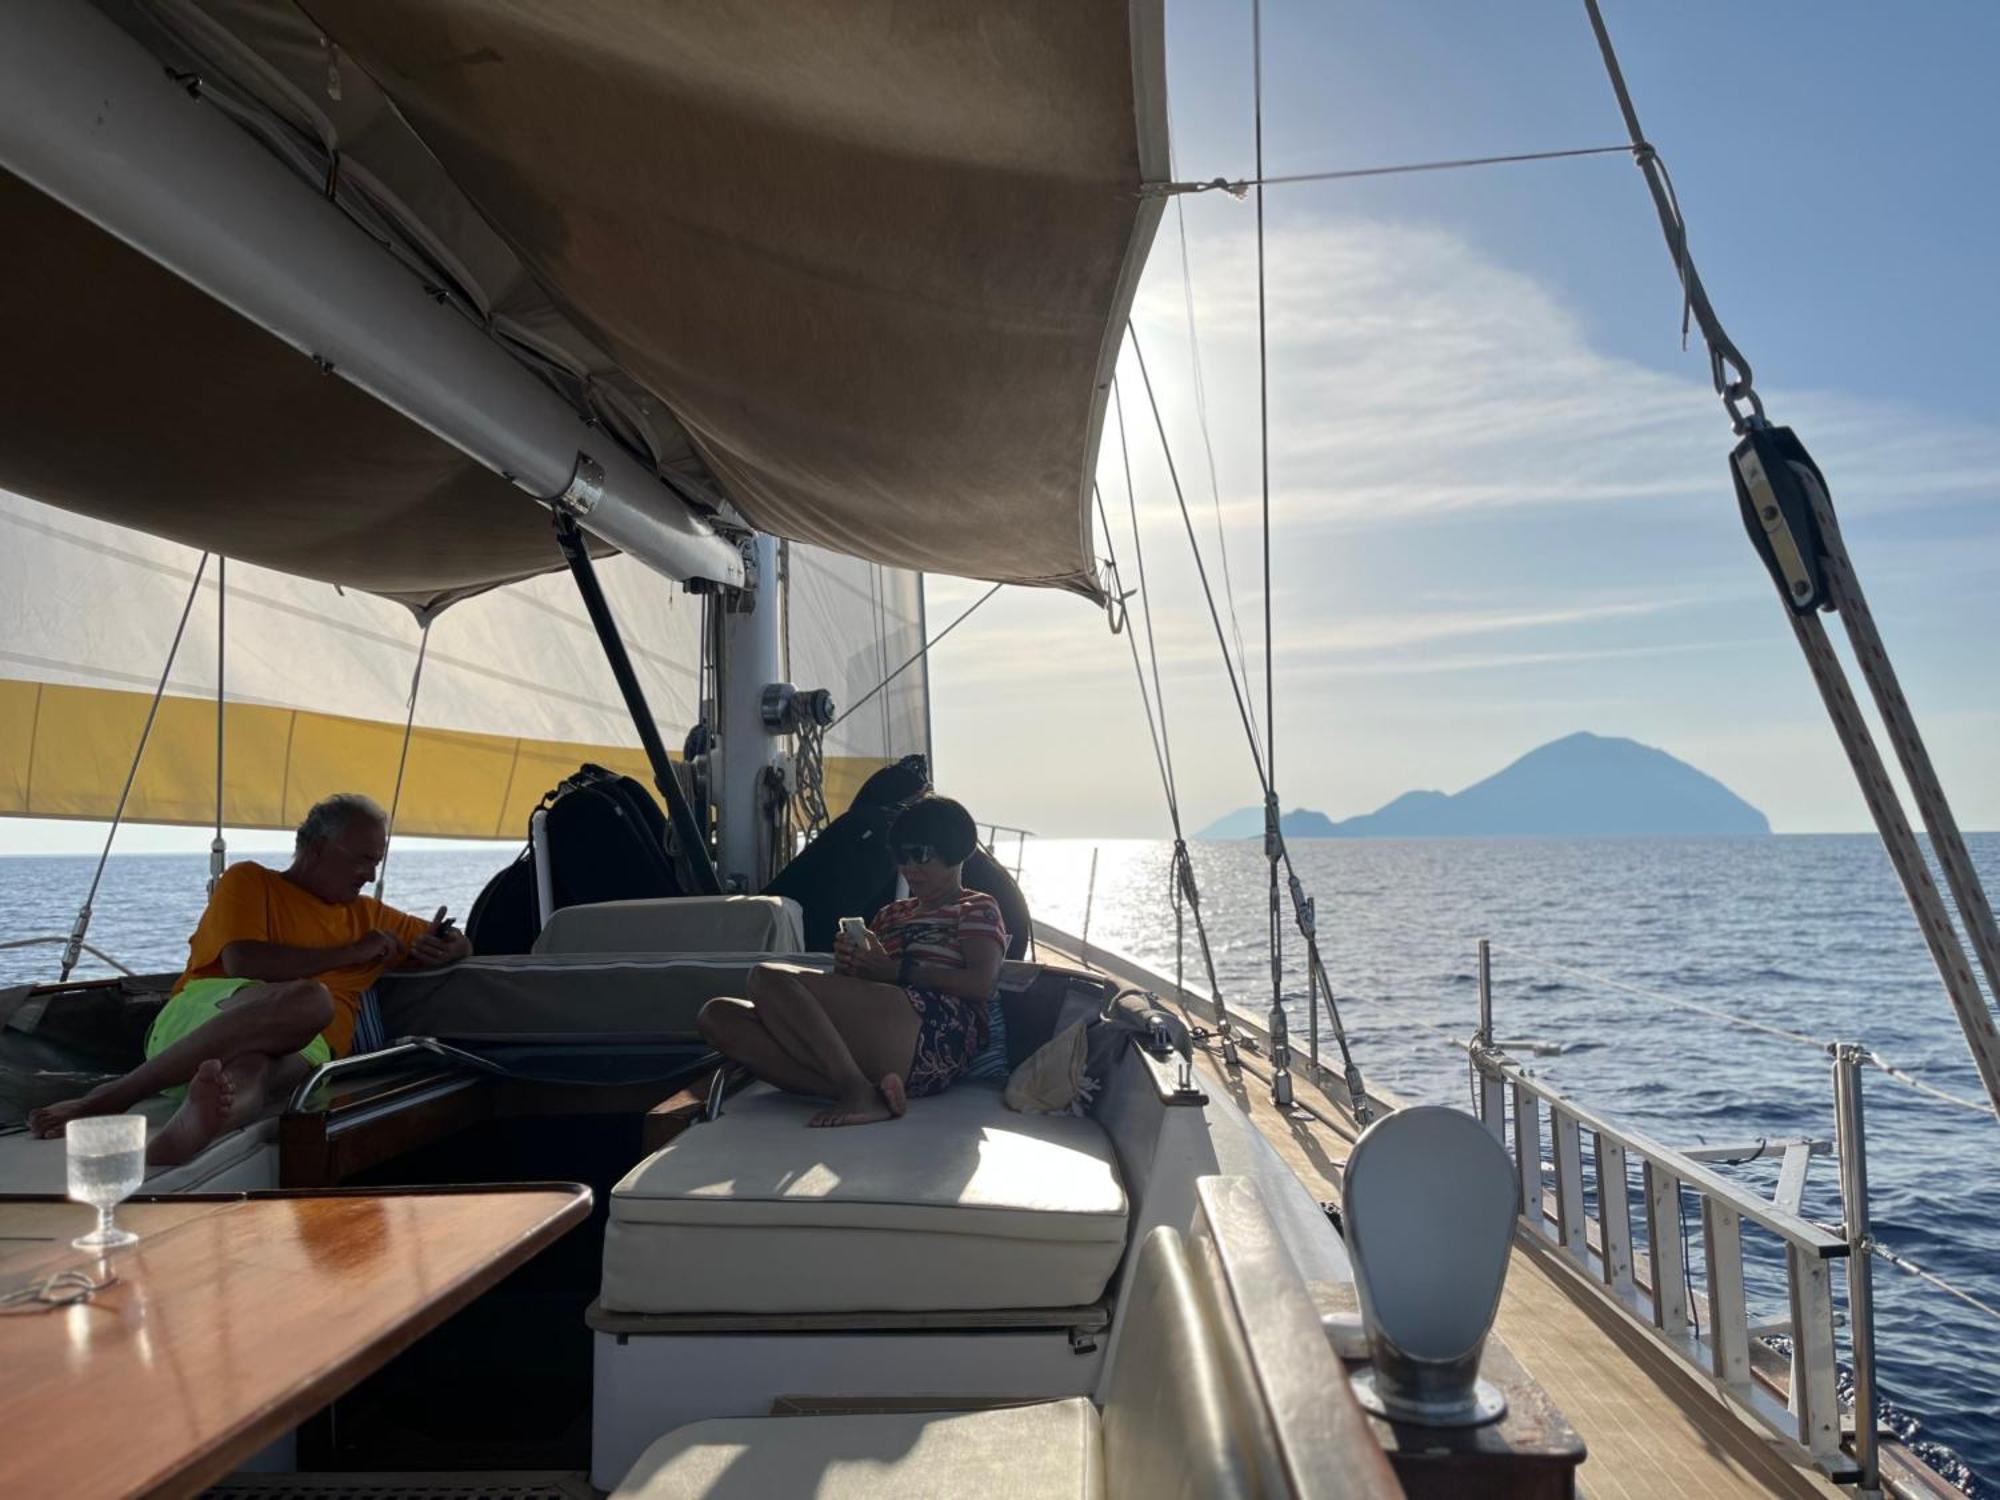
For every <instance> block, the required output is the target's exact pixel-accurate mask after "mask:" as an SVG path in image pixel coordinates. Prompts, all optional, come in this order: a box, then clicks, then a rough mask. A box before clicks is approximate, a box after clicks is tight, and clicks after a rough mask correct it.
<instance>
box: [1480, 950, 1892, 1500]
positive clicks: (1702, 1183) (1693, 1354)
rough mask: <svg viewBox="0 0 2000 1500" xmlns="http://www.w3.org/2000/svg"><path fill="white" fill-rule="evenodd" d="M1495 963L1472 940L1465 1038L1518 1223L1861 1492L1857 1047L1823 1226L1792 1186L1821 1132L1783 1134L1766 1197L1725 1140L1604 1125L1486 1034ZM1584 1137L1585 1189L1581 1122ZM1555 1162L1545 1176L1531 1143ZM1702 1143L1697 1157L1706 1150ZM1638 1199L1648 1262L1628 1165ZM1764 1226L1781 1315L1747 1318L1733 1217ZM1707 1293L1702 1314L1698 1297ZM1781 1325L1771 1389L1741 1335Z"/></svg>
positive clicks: (1870, 1426) (1867, 1457)
mask: <svg viewBox="0 0 2000 1500" xmlns="http://www.w3.org/2000/svg"><path fill="white" fill-rule="evenodd" d="M1492 1037H1493V1019H1492V967H1491V959H1490V954H1489V951H1488V946H1487V944H1486V943H1485V942H1484V941H1482V942H1481V943H1480V945H1479V1030H1478V1032H1477V1033H1476V1034H1475V1036H1474V1038H1473V1040H1472V1043H1471V1045H1470V1048H1469V1051H1470V1054H1471V1058H1472V1064H1473V1067H1474V1069H1475V1072H1476V1077H1477V1090H1476V1094H1477V1100H1476V1102H1477V1107H1478V1113H1479V1116H1480V1118H1481V1119H1482V1120H1483V1121H1484V1122H1485V1124H1486V1126H1487V1128H1488V1129H1489V1130H1491V1131H1492V1132H1493V1134H1494V1136H1495V1138H1496V1139H1498V1140H1499V1141H1500V1143H1501V1144H1502V1145H1503V1146H1504V1147H1506V1148H1508V1150H1509V1151H1510V1152H1511V1154H1512V1156H1513V1158H1514V1162H1515V1169H1516V1172H1517V1174H1518V1177H1519V1182H1520V1189H1521V1198H1520V1227H1521V1230H1522V1231H1523V1232H1524V1233H1525V1234H1527V1235H1528V1236H1530V1237H1531V1238H1533V1239H1534V1240H1536V1241H1538V1242H1540V1243H1542V1244H1544V1245H1546V1246H1547V1247H1549V1249H1550V1250H1551V1251H1552V1253H1553V1254H1554V1256H1555V1257H1556V1259H1557V1260H1558V1261H1559V1262H1562V1263H1564V1264H1566V1265H1568V1266H1569V1267H1570V1268H1571V1269H1573V1270H1574V1271H1576V1272H1577V1273H1579V1274H1580V1276H1581V1277H1582V1278H1583V1279H1585V1280H1586V1281H1587V1282H1588V1283H1589V1284H1590V1285H1592V1286H1593V1287H1594V1288H1595V1289H1596V1290H1597V1291H1598V1292H1599V1293H1600V1294H1601V1295H1602V1296H1603V1297H1605V1298H1606V1299H1607V1300H1608V1301H1610V1302H1611V1303H1613V1304H1614V1305H1616V1306H1617V1307H1619V1308H1620V1309H1621V1310H1622V1311H1624V1312H1626V1313H1627V1314H1629V1315H1630V1316H1632V1317H1633V1318H1634V1319H1636V1320H1637V1321H1639V1322H1641V1323H1642V1324H1644V1325H1645V1326H1647V1327H1648V1328H1650V1329H1651V1331H1652V1333H1653V1336H1654V1337H1655V1338H1656V1339H1657V1340H1658V1342H1660V1343H1661V1344H1662V1345H1663V1346H1664V1347H1665V1348H1666V1349H1667V1350H1668V1351H1670V1352H1671V1353H1672V1354H1673V1355H1674V1356H1675V1357H1676V1358H1678V1359H1679V1360H1680V1361H1681V1362H1682V1363H1683V1364H1685V1365H1687V1366H1688V1367H1689V1368H1691V1369H1693V1370H1695V1371H1697V1372H1699V1373H1700V1374H1702V1375H1703V1376H1705V1377H1706V1378H1707V1379H1708V1380H1709V1381H1710V1383H1711V1384H1712V1385H1713V1386H1714V1387H1715V1388H1716V1390H1717V1391H1718V1392H1719V1393H1720V1394H1721V1395H1723V1396H1724V1397H1725V1398H1726V1399H1727V1400H1729V1401H1730V1402H1731V1403H1733V1404H1734V1405H1735V1406H1736V1407H1737V1408H1739V1409H1740V1410H1741V1411H1742V1412H1744V1413H1746V1414H1747V1415H1748V1416H1749V1417H1751V1418H1752V1419H1753V1420H1754V1421H1755V1422H1756V1423H1757V1424H1758V1425H1759V1426H1761V1427H1763V1428H1764V1429H1766V1430H1767V1431H1769V1432H1770V1433H1771V1434H1772V1435H1773V1436H1774V1437H1776V1438H1778V1439H1779V1440H1780V1441H1781V1442H1782V1443H1784V1444H1785V1445H1787V1446H1788V1447H1789V1448H1791V1449H1792V1450H1793V1451H1794V1453H1795V1455H1796V1456H1798V1457H1799V1458H1801V1459H1803V1460H1805V1461H1807V1462H1810V1463H1812V1464H1814V1465H1816V1466H1817V1467H1818V1468H1819V1469H1820V1470H1821V1471H1822V1472H1824V1473H1825V1474H1826V1475H1827V1476H1828V1477H1829V1478H1831V1479H1834V1480H1836V1481H1837V1482H1840V1483H1845V1484H1852V1485H1855V1486H1857V1487H1858V1488H1860V1489H1861V1490H1863V1491H1864V1492H1867V1491H1871V1490H1874V1489H1875V1488H1877V1486H1878V1485H1879V1483H1880V1478H1879V1473H1878V1465H1879V1460H1878V1454H1877V1443H1876V1432H1875V1422H1874V1413H1875V1409H1876V1400H1875V1368H1874V1364H1875V1339H1874V1299H1873V1288H1872V1283H1871V1281H1870V1272H1869V1250H1870V1242H1869V1231H1868V1204H1867V1160H1866V1141H1865V1132H1864V1127H1863V1112H1862V1100H1861V1066H1862V1062H1863V1053H1864V1050H1865V1049H1862V1048H1860V1047H1856V1046H1845V1045H1843V1046H1838V1047H1836V1048H1835V1049H1833V1050H1834V1056H1833V1085H1834V1103H1835V1122H1836V1133H1837V1139H1836V1141H1835V1143H1834V1150H1835V1151H1836V1153H1837V1155H1838V1159H1839V1163H1840V1187H1841V1201H1842V1208H1843V1222H1842V1225H1841V1227H1840V1229H1839V1230H1838V1231H1837V1232H1836V1231H1835V1230H1832V1229H1828V1228H1826V1227H1823V1226H1821V1225H1819V1224H1815V1223H1813V1222H1811V1221H1810V1220H1808V1219H1805V1218H1803V1217H1802V1216H1801V1215H1800V1213H1799V1211H1798V1207H1799V1201H1800V1199H1799V1195H1800V1194H1801V1193H1802V1192H1803V1189H1804V1178H1805V1172H1806V1170H1807V1168H1808V1167H1809V1165H1810V1162H1811V1159H1812V1157H1813V1155H1814V1154H1816V1153H1817V1152H1818V1151H1819V1150H1820V1149H1822V1148H1823V1147H1824V1144H1825V1143H1822V1142H1815V1141H1809V1140H1802V1141H1790V1142H1785V1143H1782V1144H1783V1146H1784V1147H1785V1157H1786V1160H1785V1166H1784V1167H1783V1168H1782V1169H1781V1173H1780V1187H1779V1193H1778V1196H1777V1198H1776V1200H1774V1201H1767V1200H1766V1199H1764V1198H1762V1197H1760V1196H1758V1195H1757V1194H1756V1193H1755V1192H1753V1191H1751V1190H1750V1189H1748V1188H1745V1187H1743V1186H1741V1185H1739V1184H1737V1183H1734V1182H1731V1181H1730V1180H1729V1179H1727V1178H1725V1177H1723V1176H1721V1175H1720V1174H1719V1173H1717V1172H1715V1171H1714V1170H1713V1169H1712V1168H1711V1167H1710V1166H1708V1165H1707V1164H1706V1161H1716V1160H1729V1159H1739V1160H1740V1159H1743V1157H1744V1156H1746V1155H1747V1154H1749V1153H1748V1152H1745V1151H1735V1150H1733V1149H1732V1148H1707V1149H1704V1150H1702V1151H1700V1152H1698V1153H1697V1152H1690V1151H1685V1150H1677V1149H1675V1148H1672V1147H1669V1146H1664V1145H1661V1144H1660V1143H1658V1142H1656V1141H1653V1140H1651V1139H1649V1138H1648V1137H1646V1136H1644V1135H1641V1134H1639V1133H1638V1132H1636V1131H1632V1130H1627V1129H1625V1128H1623V1127H1621V1126H1618V1125H1615V1124H1613V1123H1611V1122H1610V1121H1608V1120H1606V1119H1604V1118H1602V1117H1601V1116H1599V1115H1596V1114H1594V1113H1592V1112H1591V1111H1589V1110H1587V1109H1585V1108H1583V1107H1582V1106H1580V1105H1578V1104H1577V1103H1576V1102H1575V1101H1573V1100H1571V1099H1569V1098H1568V1097H1567V1096H1565V1095H1563V1094H1562V1093H1560V1092H1558V1091H1557V1090H1556V1089H1554V1088H1552V1087H1551V1086H1550V1085H1549V1084H1547V1083H1546V1082H1544V1081H1542V1080H1541V1079H1538V1078H1535V1077H1533V1076H1531V1075H1530V1074H1529V1073H1528V1072H1527V1071H1526V1070H1525V1069H1523V1068H1522V1067H1521V1066H1520V1065H1519V1064H1518V1063H1516V1062H1515V1061H1514V1060H1513V1059H1512V1058H1510V1057H1509V1056H1508V1055H1507V1054H1506V1053H1505V1052H1504V1051H1502V1050H1501V1049H1499V1048H1497V1047H1496V1046H1494V1044H1493V1040H1492ZM1586 1136H1587V1137H1589V1140H1590V1145H1591V1150H1590V1152H1589V1154H1588V1175H1589V1179H1590V1181H1589V1186H1590V1187H1591V1188H1592V1189H1594V1191H1589V1192H1587V1191H1586V1153H1585V1151H1584V1141H1585V1137H1586ZM1545 1140H1546V1141H1547V1143H1548V1146H1549V1162H1548V1166H1549V1168H1550V1169H1551V1170H1550V1171H1549V1172H1548V1173H1547V1176H1546V1178H1545V1172H1544V1161H1543V1143H1544V1141H1545ZM1704 1158H1705V1159H1706V1160H1704ZM1635 1166H1636V1167H1637V1168H1638V1170H1639V1183H1640V1189H1639V1196H1640V1201H1641V1202H1642V1203H1643V1205H1644V1214H1643V1218H1644V1224H1645V1262H1644V1265H1643V1268H1642V1266H1641V1264H1640V1261H1639V1255H1638V1252H1637V1249H1636V1247H1635V1245H1634V1232H1633V1223H1634V1214H1633V1191H1632V1188H1633V1182H1632V1177H1631V1173H1632V1170H1633V1168H1634V1167H1635ZM1688 1194H1692V1195H1693V1197H1694V1199H1695V1204H1696V1212H1697V1214H1698V1216H1699V1219H1700V1225H1701V1236H1702V1251H1703V1254H1702V1281H1703V1283H1704V1284H1703V1286H1702V1289H1701V1291H1700V1292H1699V1293H1697V1292H1696V1291H1695V1288H1694V1282H1695V1277H1694V1275H1693V1268H1692V1267H1691V1266H1690V1264H1689V1257H1688V1256H1687V1254H1686V1252H1685V1241H1684V1234H1685V1224H1686V1221H1685V1219H1684V1217H1683V1215H1684V1211H1685V1206H1686V1205H1685V1196H1686V1195H1688ZM1746 1223H1748V1224H1751V1225H1754V1226H1756V1227H1757V1228H1759V1229H1761V1230H1763V1231H1764V1232H1766V1233H1768V1234H1770V1235H1772V1236H1775V1237H1776V1239H1777V1240H1778V1241H1779V1242H1780V1244H1781V1245H1782V1247H1783V1250H1784V1263H1785V1286H1786V1293H1787V1297H1788V1300H1789V1303H1790V1315H1789V1317H1788V1318H1785V1319H1782V1320H1779V1321H1777V1322H1775V1323H1769V1324H1758V1325H1753V1324H1752V1323H1751V1321H1750V1315H1749V1305H1748V1302H1747V1299H1746V1295H1745V1288H1744V1280H1743V1239H1742V1236H1743V1227H1744V1225H1745V1224H1746ZM1836 1262H1839V1263H1843V1264H1844V1265H1845V1267H1846V1273H1845V1274H1846V1283H1847V1285H1846V1290H1847V1319H1846V1325H1847V1332H1848V1338H1847V1357H1848V1363H1849V1365H1850V1367H1851V1368H1852V1370H1853V1372H1854V1400H1853V1404H1852V1407H1851V1410H1849V1409H1844V1408H1843V1406H1842V1404H1841V1402H1840V1399H1839V1395H1838V1391H1837V1375H1838V1361H1839V1355H1840V1350H1839V1337H1838V1334H1839V1330H1838V1329H1837V1327H1836V1324H1835V1317H1834V1278H1833V1266H1834V1264H1835V1263H1836ZM1704 1306H1705V1307H1706V1319H1705V1321H1704V1320H1703V1318H1702V1311H1701V1310H1702V1308H1703V1307H1704ZM1773 1333H1783V1334H1785V1335H1786V1336H1788V1337H1789V1339H1790V1341H1791V1345H1792V1353H1791V1360H1790V1366H1791V1367H1790V1372H1789V1379H1788V1381H1787V1382H1786V1383H1785V1389H1784V1391H1783V1399H1780V1395H1779V1393H1778V1391H1777V1389H1776V1384H1777V1383H1776V1381H1775V1380H1772V1379H1770V1378H1769V1377H1768V1376H1763V1375H1760V1372H1759V1371H1758V1370H1757V1369H1756V1367H1755V1363H1754V1362H1753V1350H1752V1343H1753V1340H1757V1339H1760V1338H1762V1337H1764V1336H1767V1335H1769V1334H1773Z"/></svg>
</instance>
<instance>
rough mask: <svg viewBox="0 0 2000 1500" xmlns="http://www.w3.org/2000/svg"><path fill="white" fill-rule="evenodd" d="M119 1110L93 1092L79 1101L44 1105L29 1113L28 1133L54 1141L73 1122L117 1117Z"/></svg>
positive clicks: (78, 1099)
mask: <svg viewBox="0 0 2000 1500" xmlns="http://www.w3.org/2000/svg"><path fill="white" fill-rule="evenodd" d="M117 1113H118V1110H117V1108H116V1107H115V1106H113V1105H112V1104H111V1103H110V1101H108V1100H106V1099H105V1098H103V1097H102V1096H101V1095H99V1094H97V1093H95V1092H92V1093H88V1094H85V1095H83V1096H82V1097H81V1098H77V1099H65V1100H63V1101H62V1102H61V1103H60V1104H44V1105H43V1106H42V1107H41V1108H40V1109H31V1110H29V1111H28V1133H29V1134H30V1135H33V1136H36V1137H38V1138H39V1139H41V1140H45V1141H47V1140H53V1139H54V1138H55V1137H57V1136H59V1135H61V1134H62V1133H63V1127H64V1126H65V1125H67V1124H69V1122H70V1121H71V1120H87V1119H89V1118H90V1117H91V1116H92V1115H115V1114H117Z"/></svg>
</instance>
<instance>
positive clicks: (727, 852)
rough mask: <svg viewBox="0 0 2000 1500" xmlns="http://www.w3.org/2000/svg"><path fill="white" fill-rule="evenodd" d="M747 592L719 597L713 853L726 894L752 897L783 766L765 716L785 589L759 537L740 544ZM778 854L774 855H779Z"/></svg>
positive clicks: (773, 547) (780, 663)
mask: <svg viewBox="0 0 2000 1500" xmlns="http://www.w3.org/2000/svg"><path fill="white" fill-rule="evenodd" d="M743 561H744V572H745V574H746V577H745V579H744V584H745V586H744V587H743V588H741V589H733V590H727V591H725V592H724V593H723V595H722V611H723V613H722V630H721V637H722V639H721V659H720V660H719V661H718V663H717V674H716V675H717V678H718V681H717V696H718V699H719V701H718V702H717V704H716V719H717V729H718V732H719V739H720V741H721V743H720V745H719V746H718V747H717V752H718V753H716V754H713V755H711V756H710V759H709V765H710V767H711V771H712V773H713V774H714V790H713V793H712V795H713V796H714V799H715V822H716V855H717V861H716V863H717V866H718V873H719V874H720V875H721V877H722V884H723V889H724V890H738V891H743V892H755V891H757V890H760V889H761V888H762V887H763V884H764V881H765V878H766V871H767V869H768V868H769V866H770V865H771V864H772V863H782V860H781V859H775V858H770V859H767V857H766V851H764V850H762V849H760V848H759V847H758V845H759V830H760V829H761V828H762V827H763V826H764V823H765V821H766V819H765V817H764V802H765V798H766V796H767V795H768V793H767V776H766V773H767V772H768V771H769V770H771V769H772V768H773V767H774V766H777V765H779V763H780V754H781V751H782V748H783V743H784V742H783V741H782V740H781V739H780V738H779V734H780V732H781V731H780V729H779V728H778V727H776V726H773V725H772V724H771V723H770V722H769V721H768V720H767V719H766V717H765V712H764V701H765V690H766V689H767V688H770V687H773V686H776V685H780V684H783V682H784V681H785V671H784V639H785V634H784V587H783V582H782V580H781V579H780V577H779V572H778V539H777V538H776V537H774V536H768V535H766V534H765V533H763V532H758V533H756V534H755V535H754V536H752V537H751V538H750V539H749V540H748V541H746V542H745V543H744V544H743ZM777 852H778V851H769V853H770V855H772V856H776V854H777Z"/></svg>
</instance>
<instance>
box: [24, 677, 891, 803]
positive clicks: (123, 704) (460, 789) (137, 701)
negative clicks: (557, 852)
mask: <svg viewBox="0 0 2000 1500" xmlns="http://www.w3.org/2000/svg"><path fill="white" fill-rule="evenodd" d="M150 696H151V695H150V694H147V693H140V692H125V691H121V690H117V689H112V688H88V687H66V686H58V685H55V684H50V683H35V682H20V681H0V816H9V817H31V818H98V819H104V818H109V817H111V815H112V814H113V812H114V811H116V809H117V806H118V793H119V790H120V789H121V788H122V787H123V786H124V784H125V776H126V773H127V771H128V770H129V769H130V768H131V764H132V752H133V750H134V749H135V748H136V747H137V746H138V743H139V735H140V733H141V731H142V730H143V728H144V726H145V722H146V707H147V704H148V702H149V701H150ZM224 728H225V736H226V737H225V742H224V744H225V748H224V755H223V789H222V792H223V796H222V821H223V823H224V824H225V825H227V826H229V827H232V828H292V827H295V826H297V824H298V822H299V820H300V819H301V818H303V817H304V816H305V814H306V810H307V809H308V808H310V807H311V806H312V805H313V803H315V802H316V801H318V800H319V799H320V798H321V797H324V796H326V795H328V794H329V793H332V792H362V793H365V794H366V795H368V796H370V797H373V798H374V799H375V800H376V801H378V802H380V803H381V804H382V805H383V806H384V807H387V806H388V805H389V802H390V799H391V797H392V795H393V794H394V792H395V788H396V762H397V758H398V756H399V754H400V752H401V749H402V743H403V726H402V725H400V724H385V723H382V722H380V721H379V720H373V719H357V718H349V717H346V716H344V715H340V714H325V713H314V712H309V711H307V710H304V709H288V708H269V707H264V706H262V705H259V704H251V703H232V704H230V705H229V706H228V708H227V710H226V712H225V715H224ZM675 759H676V760H678V759H679V757H678V756H676V757H675ZM585 761H590V762H593V763H595V764H597V765H600V766H604V767H605V768H607V769H609V770H613V771H619V772H622V773H623V774H625V775H627V776H631V777H633V778H635V779H636V780H637V781H638V782H639V783H640V785H642V786H644V787H646V788H647V790H648V791H651V790H652V770H651V768H650V767H649V766H648V765H647V763H646V754H645V752H644V751H643V750H640V749H638V748H636V747H633V746H628V745H587V744H581V743H572V742H569V741H563V740H535V739H518V738H513V737H510V736H507V735H497V734H471V733H465V732H462V731H458V730H450V729H429V728H425V727H423V726H422V725H419V726H418V727H417V728H416V730H415V731H414V732H413V733H412V734H411V736H410V758H409V764H408V767H407V769H406V770H405V771H404V773H403V794H402V799H401V802H400V804H399V806H398V808H397V813H396V831H397V832H398V833H409V834H429V835H435V836H438V837H443V838H524V837H526V835H527V828H528V814H529V813H530V812H532V811H533V810H534V807H535V804H536V803H537V802H539V801H540V800H541V799H542V796H543V794H544V793H545V792H547V791H548V790H549V789H550V788H551V787H553V786H554V785H555V784H556V783H557V782H559V781H561V780H562V779H563V778H564V777H565V776H568V775H570V774H571V773H572V772H574V771H575V770H576V768H577V767H578V766H580V765H582V764H583V763H584V762H585ZM885 764H887V762H886V761H884V760H882V759H879V758H875V757H869V756H828V757H827V759H826V769H825V777H826V800H827V805H828V806H829V807H831V808H834V809H836V810H838V809H842V808H845V807H846V806H847V804H848V802H849V800H850V799H852V797H853V795H854V792H855V790H856V789H857V788H859V787H860V785H861V783H862V782H863V781H864V780H866V779H867V778H868V777H869V776H870V775H872V774H873V773H874V772H875V771H877V770H878V769H880V768H881V767H882V766H883V765H885ZM656 795H657V794H656ZM125 820H126V821H127V822H131V823H181V824H189V825H195V826H200V825H205V824H211V823H213V822H214V821H215V704H214V702H213V701H212V700H206V699H198V698H171V697H170V698H163V699H162V700H161V701H160V713H159V718H158V719H157V720H156V721H155V723H154V725H153V733H152V738H151V739H150V740H149V741H148V742H147V745H146V754H145V758H144V759H143V760H142V761H141V762H140V765H139V774H138V777H137V779H136V780H135V781H134V782H133V784H132V796H131V799H130V801H128V802H127V804H126V807H125Z"/></svg>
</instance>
